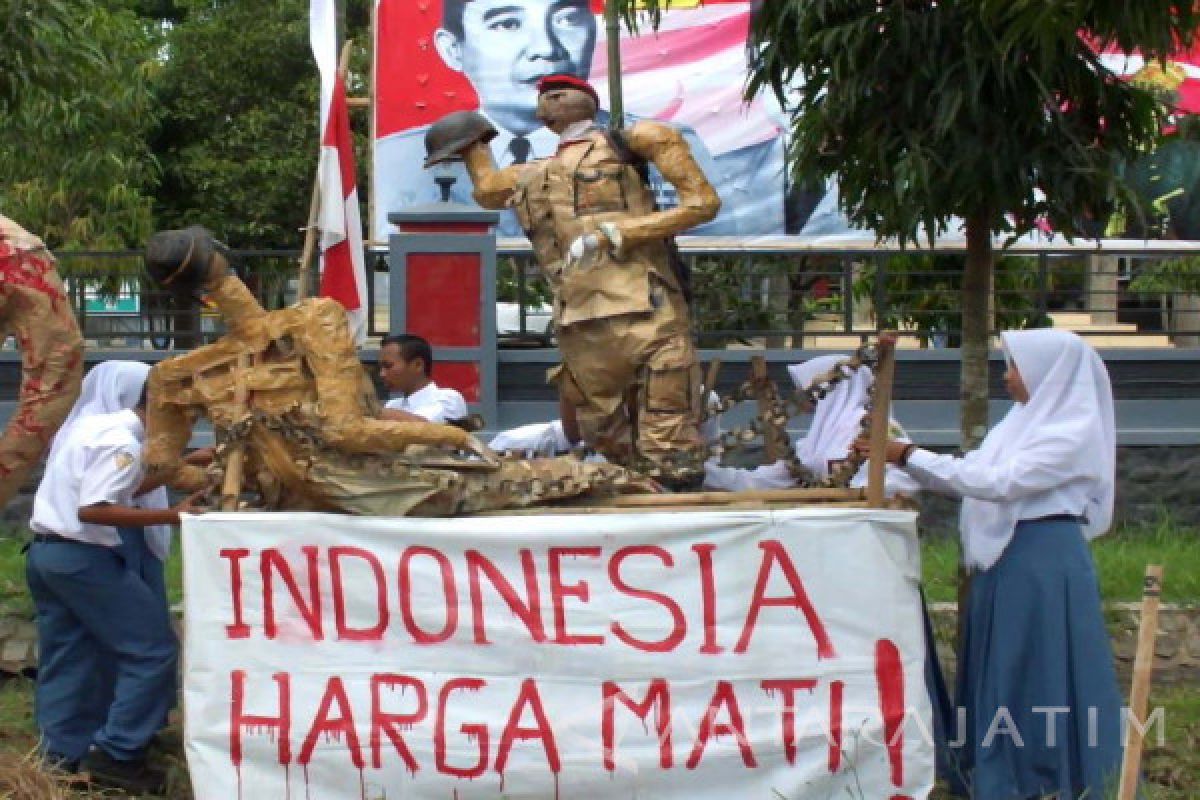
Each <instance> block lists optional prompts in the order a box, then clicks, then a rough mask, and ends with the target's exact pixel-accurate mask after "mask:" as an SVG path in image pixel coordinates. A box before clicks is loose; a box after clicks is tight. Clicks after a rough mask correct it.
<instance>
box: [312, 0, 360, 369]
mask: <svg viewBox="0 0 1200 800" xmlns="http://www.w3.org/2000/svg"><path fill="white" fill-rule="evenodd" d="M309 9H310V29H309V41H310V43H311V45H312V50H313V57H314V58H315V59H316V62H317V68H318V69H319V70H320V72H321V153H320V159H319V161H318V164H317V183H318V187H319V192H320V211H319V213H318V215H317V228H318V230H319V231H320V234H321V236H320V267H321V290H320V291H321V296H322V297H331V298H333V299H334V300H337V301H338V302H339V303H341V305H342V307H343V308H345V309H346V315H347V322H348V323H349V326H350V332H351V334H352V335H353V337H354V342H355V344H357V345H362V344H363V343H364V342H365V341H366V337H367V313H368V308H367V268H366V260H365V258H364V256H363V239H362V220H361V219H360V218H359V211H358V186H357V179H356V177H355V164H354V138H353V136H351V133H350V110H349V106H348V105H347V103H346V82H345V76H343V75H339V74H338V66H337V61H338V57H337V28H336V10H335V8H334V0H312V2H311V5H310V7H309Z"/></svg>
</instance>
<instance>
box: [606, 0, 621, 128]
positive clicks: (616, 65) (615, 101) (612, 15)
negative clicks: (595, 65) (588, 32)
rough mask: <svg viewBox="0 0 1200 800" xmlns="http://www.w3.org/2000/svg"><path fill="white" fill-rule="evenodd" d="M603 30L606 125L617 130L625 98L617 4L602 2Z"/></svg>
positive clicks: (619, 126) (611, 0)
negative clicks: (622, 81)
mask: <svg viewBox="0 0 1200 800" xmlns="http://www.w3.org/2000/svg"><path fill="white" fill-rule="evenodd" d="M604 30H605V35H606V36H607V38H608V41H607V45H608V113H609V117H608V127H609V128H611V129H612V130H614V131H619V130H620V129H621V128H622V127H624V125H625V98H624V96H623V95H622V89H621V23H620V19H619V18H618V16H617V4H616V2H615V0H610V1H609V2H607V3H605V4H604Z"/></svg>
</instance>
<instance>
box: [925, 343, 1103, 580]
mask: <svg viewBox="0 0 1200 800" xmlns="http://www.w3.org/2000/svg"><path fill="white" fill-rule="evenodd" d="M1001 339H1002V341H1003V343H1004V349H1005V351H1006V354H1007V356H1008V358H1009V360H1011V361H1013V362H1015V364H1016V366H1017V369H1018V371H1019V372H1020V373H1021V378H1022V379H1023V381H1024V383H1025V388H1026V389H1027V390H1028V391H1029V399H1028V400H1027V401H1026V402H1024V403H1014V404H1013V406H1012V408H1011V409H1009V411H1008V413H1007V414H1006V415H1005V416H1004V419H1002V420H1001V421H1000V422H999V423H998V424H997V425H996V427H994V428H992V430H991V431H990V432H989V433H988V435H987V437H986V438H985V439H984V440H983V442H982V444H980V446H979V449H978V450H973V451H971V452H969V453H967V454H966V455H965V456H963V457H961V458H956V457H954V456H948V455H938V454H936V453H931V452H928V451H926V450H915V451H913V453H912V454H910V455H909V457H908V462H907V464H906V465H905V469H906V470H907V471H908V472H909V474H911V475H912V476H913V477H914V478H916V479H917V480H918V481H919V482H920V483H922V484H923V485H925V486H926V487H927V488H931V489H933V490H935V491H942V492H945V493H948V494H954V495H958V496H960V497H962V498H963V504H962V512H961V514H960V517H959V532H960V534H961V535H962V543H963V560H964V562H965V563H966V565H967V566H968V567H971V568H975V569H989V568H990V567H992V566H993V565H994V564H995V563H996V562H997V561H998V560H999V559H1000V556H1001V555H1002V554H1003V553H1004V550H1005V549H1006V548H1007V547H1008V544H1009V542H1010V541H1011V540H1012V537H1013V532H1014V529H1015V527H1016V524H1017V522H1019V521H1020V520H1030V519H1038V518H1040V517H1047V516H1052V515H1056V514H1070V515H1074V516H1078V517H1081V518H1082V520H1083V522H1082V527H1083V534H1084V536H1085V537H1086V538H1088V539H1089V540H1090V539H1092V538H1094V537H1096V536H1099V535H1101V534H1103V533H1105V532H1106V531H1107V530H1108V527H1109V525H1110V524H1111V522H1112V510H1113V486H1114V483H1115V479H1114V475H1115V470H1116V426H1115V424H1114V415H1113V398H1112V386H1111V384H1110V382H1109V378H1108V371H1107V370H1106V369H1105V367H1104V362H1103V361H1102V360H1101V359H1100V356H1099V355H1098V354H1097V353H1096V351H1095V350H1093V349H1092V348H1091V346H1090V345H1088V344H1087V343H1086V342H1084V341H1083V339H1081V338H1079V336H1077V335H1076V334H1073V333H1071V332H1069V331H1063V330H1057V329H1053V328H1041V329H1036V330H1027V331H1008V332H1005V333H1002V334H1001Z"/></svg>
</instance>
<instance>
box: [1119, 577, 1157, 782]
mask: <svg viewBox="0 0 1200 800" xmlns="http://www.w3.org/2000/svg"><path fill="white" fill-rule="evenodd" d="M1162 574H1163V568H1162V566H1160V565H1158V564H1148V565H1147V566H1146V576H1145V579H1144V582H1143V585H1142V586H1143V588H1142V619H1141V624H1139V625H1138V641H1137V655H1136V656H1135V657H1134V660H1133V686H1132V687H1131V689H1130V691H1129V717H1130V719H1129V720H1128V724H1127V725H1126V726H1125V755H1124V758H1123V759H1122V760H1121V785H1120V790H1119V791H1118V793H1117V800H1134V798H1135V797H1136V796H1137V784H1138V774H1139V773H1140V772H1141V769H1142V748H1143V745H1144V741H1143V733H1142V730H1143V728H1144V726H1145V724H1146V710H1147V707H1148V706H1149V704H1150V678H1151V676H1152V674H1153V672H1154V642H1155V639H1157V637H1158V604H1159V595H1160V594H1161V592H1162ZM1135 722H1136V723H1137V724H1136V725H1135V724H1133V723H1135Z"/></svg>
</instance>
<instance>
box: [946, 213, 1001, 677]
mask: <svg viewBox="0 0 1200 800" xmlns="http://www.w3.org/2000/svg"><path fill="white" fill-rule="evenodd" d="M987 219H988V218H987V217H986V216H985V215H982V214H981V215H975V216H971V217H968V218H967V263H966V266H965V268H964V270H963V282H962V367H961V372H960V378H959V381H960V387H959V429H960V431H961V434H962V449H963V450H964V451H966V450H974V449H975V448H976V447H978V446H979V443H980V442H982V441H983V437H984V436H985V435H987V424H988V344H989V339H990V338H991V331H992V302H991V301H992V233H991V230H989V228H988V224H987ZM970 585H971V581H970V575H969V573H967V571H966V570H965V569H964V568H963V567H961V566H960V567H959V572H958V631H957V633H958V636H957V640H958V641H957V643H956V644H957V647H956V648H955V649H956V650H957V652H958V656H959V663H958V666H959V669H960V670H961V668H962V642H963V631H964V626H965V624H966V620H967V615H966V609H967V593H968V590H969V589H970ZM959 674H961V672H960V673H959Z"/></svg>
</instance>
